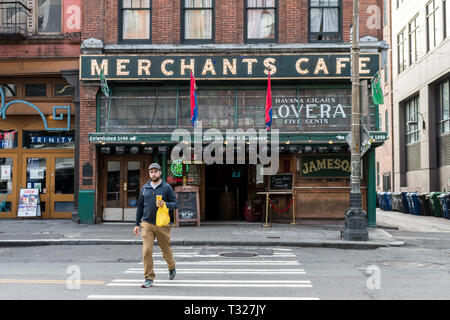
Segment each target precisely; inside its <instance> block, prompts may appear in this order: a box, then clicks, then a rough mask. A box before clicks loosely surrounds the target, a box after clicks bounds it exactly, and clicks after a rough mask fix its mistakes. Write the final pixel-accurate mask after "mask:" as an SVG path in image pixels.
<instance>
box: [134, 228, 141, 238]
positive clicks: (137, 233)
mask: <svg viewBox="0 0 450 320" xmlns="http://www.w3.org/2000/svg"><path fill="white" fill-rule="evenodd" d="M140 230H141V229H140V228H139V226H136V227H134V229H133V233H134V235H135V236H136V237H137V236H139V232H140Z"/></svg>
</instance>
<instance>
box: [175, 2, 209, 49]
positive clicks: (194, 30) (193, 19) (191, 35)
mask: <svg viewBox="0 0 450 320" xmlns="http://www.w3.org/2000/svg"><path fill="white" fill-rule="evenodd" d="M182 3H183V6H182V7H183V14H182V38H183V41H184V42H196V43H202V42H213V34H214V0H183V1H182Z"/></svg>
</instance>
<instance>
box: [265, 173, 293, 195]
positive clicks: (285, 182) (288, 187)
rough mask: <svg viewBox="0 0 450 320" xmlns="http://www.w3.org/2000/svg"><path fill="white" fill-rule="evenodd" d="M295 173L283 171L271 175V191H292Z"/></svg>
mask: <svg viewBox="0 0 450 320" xmlns="http://www.w3.org/2000/svg"><path fill="white" fill-rule="evenodd" d="M292 182H293V174H292V173H282V174H275V175H273V176H271V177H270V180H269V191H292V189H293V183H292Z"/></svg>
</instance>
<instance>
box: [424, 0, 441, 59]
mask: <svg viewBox="0 0 450 320" xmlns="http://www.w3.org/2000/svg"><path fill="white" fill-rule="evenodd" d="M430 4H433V10H432V12H431V13H430V12H428V7H429V5H430ZM439 9H440V8H439V4H437V3H436V0H430V1H428V2H427V3H426V4H425V23H426V31H427V52H429V51H430V50H432V49H434V48H436V47H437V46H438V45H439V44H440V43H441V42H442V41H443V39H445V38H444V37H443V35H444V34H445V30H442V35H441V39H438V38H437V36H438V32H437V27H438V24H439V21H438V20H439V17H438V16H437V13H438V12H439ZM444 16H445V14H443V16H442V17H441V18H442V21H441V22H442V26H443V27H444V25H445V23H444ZM431 17H432V18H433V41H434V44H433V46H431V37H430V35H431V34H430V32H431V30H430V22H429V19H430V18H431Z"/></svg>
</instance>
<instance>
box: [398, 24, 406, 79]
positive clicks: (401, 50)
mask: <svg viewBox="0 0 450 320" xmlns="http://www.w3.org/2000/svg"><path fill="white" fill-rule="evenodd" d="M405 33H406V27H404V28H403V29H402V30H401V31H400V32H399V33H398V34H397V68H398V74H400V73H402V72H403V71H405V70H406V68H407V67H408V62H407V61H406V57H405V54H406V47H405V45H406V44H407V39H406V35H405ZM400 35H401V36H402V37H403V39H402V40H401V41H400ZM401 54H402V58H403V59H402V60H401V59H400V56H401ZM401 61H402V62H401ZM405 62H406V63H405ZM402 66H403V67H402Z"/></svg>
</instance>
